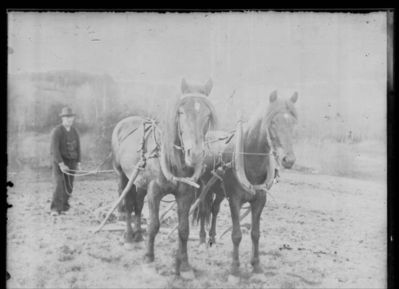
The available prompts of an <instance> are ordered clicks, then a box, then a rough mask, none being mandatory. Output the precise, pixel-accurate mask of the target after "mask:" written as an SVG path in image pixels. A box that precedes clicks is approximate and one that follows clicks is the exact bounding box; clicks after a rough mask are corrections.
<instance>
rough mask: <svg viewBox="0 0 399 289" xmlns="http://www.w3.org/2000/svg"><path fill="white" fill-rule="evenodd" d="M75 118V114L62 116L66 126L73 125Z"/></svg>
mask: <svg viewBox="0 0 399 289" xmlns="http://www.w3.org/2000/svg"><path fill="white" fill-rule="evenodd" d="M74 120H75V116H73V115H72V116H63V117H62V124H63V125H64V126H66V127H71V126H72V124H73V121H74Z"/></svg>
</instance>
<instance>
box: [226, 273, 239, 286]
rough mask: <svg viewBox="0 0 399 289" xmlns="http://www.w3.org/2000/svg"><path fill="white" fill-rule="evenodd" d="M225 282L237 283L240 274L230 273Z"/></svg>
mask: <svg viewBox="0 0 399 289" xmlns="http://www.w3.org/2000/svg"><path fill="white" fill-rule="evenodd" d="M227 282H228V283H229V284H232V285H237V284H238V283H240V276H235V275H232V274H230V275H229V277H227Z"/></svg>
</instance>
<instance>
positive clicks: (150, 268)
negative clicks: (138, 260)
mask: <svg viewBox="0 0 399 289" xmlns="http://www.w3.org/2000/svg"><path fill="white" fill-rule="evenodd" d="M141 269H142V270H143V273H145V274H148V275H149V276H155V275H156V274H158V273H157V270H156V269H155V264H154V262H151V263H145V264H143V265H141Z"/></svg>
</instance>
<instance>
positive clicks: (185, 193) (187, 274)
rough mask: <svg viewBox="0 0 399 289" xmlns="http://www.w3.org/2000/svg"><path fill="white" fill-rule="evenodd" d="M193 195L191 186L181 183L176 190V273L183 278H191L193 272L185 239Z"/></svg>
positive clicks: (188, 231) (188, 232)
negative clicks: (177, 223) (177, 224)
mask: <svg viewBox="0 0 399 289" xmlns="http://www.w3.org/2000/svg"><path fill="white" fill-rule="evenodd" d="M194 197H195V191H194V189H193V188H191V187H189V186H187V185H183V184H181V185H180V186H179V188H178V191H177V192H176V202H177V215H178V222H179V226H178V235H179V236H178V240H179V241H178V243H179V245H178V249H177V252H176V275H180V276H181V277H183V278H189V279H191V278H193V277H194V273H193V271H192V268H191V266H190V264H189V262H188V254H187V241H188V237H189V234H190V227H189V212H190V207H191V205H192V203H193V200H194Z"/></svg>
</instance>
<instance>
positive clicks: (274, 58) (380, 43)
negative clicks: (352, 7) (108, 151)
mask: <svg viewBox="0 0 399 289" xmlns="http://www.w3.org/2000/svg"><path fill="white" fill-rule="evenodd" d="M8 25H9V26H8V45H9V47H11V49H12V54H9V57H8V61H9V63H8V65H9V67H8V69H9V72H10V73H22V72H37V71H43V72H44V71H49V70H65V69H74V70H79V71H84V72H90V73H97V74H102V73H107V74H109V75H111V76H112V77H113V78H114V79H115V80H119V81H143V82H148V83H177V81H178V80H180V79H181V77H186V78H187V79H195V80H199V81H201V82H202V81H205V80H207V79H208V78H209V77H212V78H213V80H214V83H215V88H217V87H218V86H219V87H231V88H232V87H240V86H241V87H248V86H251V87H257V86H259V87H261V90H262V89H263V90H265V92H264V93H269V91H267V90H268V89H269V87H270V88H273V87H274V88H278V89H284V88H289V89H293V90H299V92H300V97H302V99H306V97H307V98H308V99H309V100H311V101H312V102H313V103H315V102H317V101H319V102H320V101H322V100H323V101H324V102H325V101H326V100H331V99H333V100H334V99H335V102H337V103H338V104H339V105H340V108H341V110H343V111H344V110H345V109H346V110H349V112H348V114H353V112H355V113H356V112H357V111H359V109H358V108H357V107H358V106H359V107H362V109H366V110H367V109H368V113H369V114H372V115H378V116H380V117H384V114H385V104H386V92H385V85H386V67H387V60H386V47H387V46H386V45H387V39H386V37H387V36H386V35H387V34H386V14H385V13H384V12H375V13H367V14H353V13H314V12H295V13H292V12H247V13H213V14H212V13H187V14H178V13H166V14H159V13H56V12H50V13H37V12H29V13H22V12H11V13H9V14H8ZM265 87H267V89H266V88H265ZM230 91H231V90H230ZM309 104H310V102H309V101H308V102H306V101H302V103H299V105H300V106H302V109H303V110H305V109H307V107H309Z"/></svg>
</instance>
